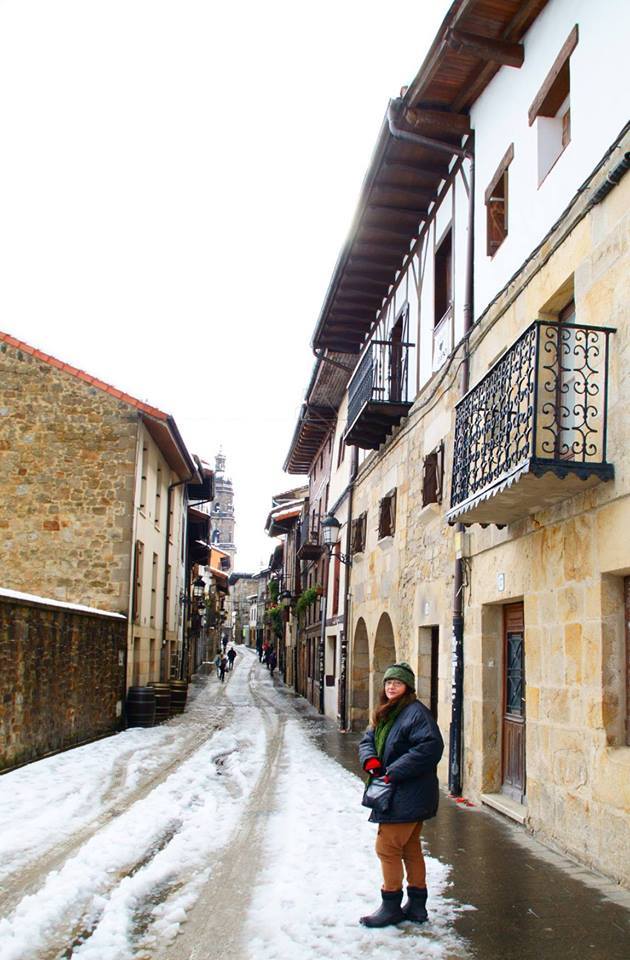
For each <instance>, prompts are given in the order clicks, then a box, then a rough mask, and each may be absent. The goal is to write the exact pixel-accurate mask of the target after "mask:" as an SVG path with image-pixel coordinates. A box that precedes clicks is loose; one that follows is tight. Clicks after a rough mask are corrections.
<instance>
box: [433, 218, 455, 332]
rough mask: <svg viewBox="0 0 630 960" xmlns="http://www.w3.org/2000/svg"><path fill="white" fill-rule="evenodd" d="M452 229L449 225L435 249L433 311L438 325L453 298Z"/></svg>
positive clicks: (435, 322) (434, 320)
mask: <svg viewBox="0 0 630 960" xmlns="http://www.w3.org/2000/svg"><path fill="white" fill-rule="evenodd" d="M451 238H452V230H451V228H450V227H449V228H448V230H447V231H446V233H445V234H444V236H443V237H442V239H441V240H440V242H439V244H438V246H437V247H436V250H435V313H434V319H433V324H434V326H436V327H437V326H438V324H439V323H441V321H442V320H444V318H445V317H446V314H447V313H448V311H449V310H450V307H451V303H452V299H453V292H452V291H453V279H452V278H453V271H452V239H451Z"/></svg>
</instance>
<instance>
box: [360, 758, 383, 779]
mask: <svg viewBox="0 0 630 960" xmlns="http://www.w3.org/2000/svg"><path fill="white" fill-rule="evenodd" d="M363 769H364V770H365V771H366V773H370V774H372V776H373V777H380V776H381V775H382V773H383V767H382V766H381V761H380V760H379V759H378V757H370V759H369V760H366V761H365V763H364V764H363Z"/></svg>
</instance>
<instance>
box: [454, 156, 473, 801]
mask: <svg viewBox="0 0 630 960" xmlns="http://www.w3.org/2000/svg"><path fill="white" fill-rule="evenodd" d="M469 142H470V141H469ZM469 156H470V193H469V197H468V238H467V249H466V287H465V291H466V292H465V300H464V309H463V315H464V350H465V355H464V362H463V364H462V386H461V395H462V396H464V394H465V393H466V392H467V391H468V385H469V381H470V354H469V351H468V335H469V333H470V330H471V328H472V323H473V293H474V216H475V202H474V201H475V166H474V158H473V154H472V152H471V153H470V154H469ZM455 529H456V533H459V534H461V533H463V531H464V525H463V523H458V524H457V526H456V528H455ZM458 539H459V540H461V539H462V538H461V537H458ZM452 663H453V681H452V686H451V729H450V737H449V754H448V788H449V791H450V793H451V794H452V795H453V796H456V797H458V796H460V795H461V792H462V718H463V706H464V560H463V558H462V557H461V556H459V557H456V559H455V571H454V576H453V634H452Z"/></svg>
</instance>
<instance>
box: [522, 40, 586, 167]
mask: <svg viewBox="0 0 630 960" xmlns="http://www.w3.org/2000/svg"><path fill="white" fill-rule="evenodd" d="M577 42H578V28H577V24H576V25H575V27H574V28H573V30H572V31H571V33H570V34H569V36H568V37H567V39H566V41H565V43H564V46H563V47H562V50H561V51H560V53H559V54H558V56H557V57H556V60H555V62H554V64H553V66H552V68H551V70H550V71H549V73H548V74H547V76H546V77H545V80H544V83H543V85H542V86H541V88H540V90H539V91H538V93H537V94H536V96H535V97H534V101H533V103H532V105H531V107H530V108H529V113H528V118H529V125H530V127H531V125H532V124H533V123H534V121H537V134H538V184H539V185H540V184H541V183H542V182H543V180H544V179H545V177H546V176H547V174H548V173H549V171H550V170H551V168H552V167H553V165H554V164H555V162H556V160H557V159H558V157H559V156H560V154H561V153H562V152H563V151H564V149H565V147H567V146H568V144H569V143H570V141H571V74H570V69H569V60H570V57H571V54H572V53H573V51H574V50H575V48H576V46H577Z"/></svg>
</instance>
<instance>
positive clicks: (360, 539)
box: [350, 513, 367, 553]
mask: <svg viewBox="0 0 630 960" xmlns="http://www.w3.org/2000/svg"><path fill="white" fill-rule="evenodd" d="M366 527H367V513H362V514H360V515H359V516H358V517H357V518H356V520H353V521H352V530H351V535H350V536H351V547H352V552H353V553H363V551H364V550H365V531H366Z"/></svg>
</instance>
